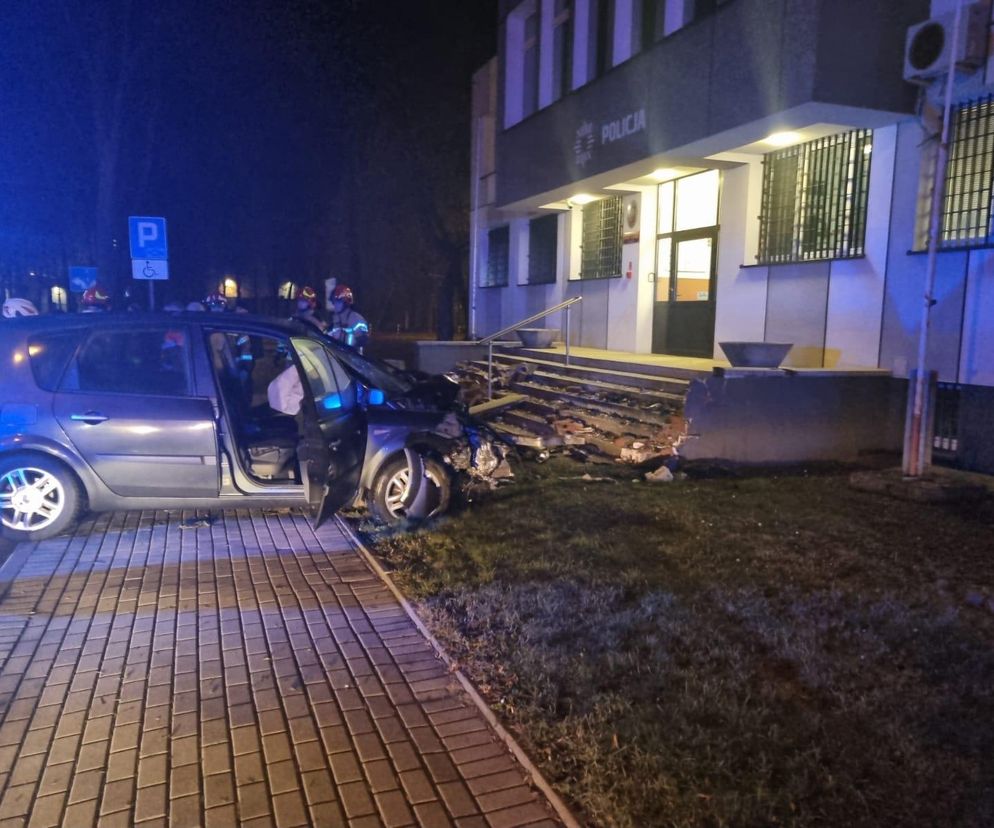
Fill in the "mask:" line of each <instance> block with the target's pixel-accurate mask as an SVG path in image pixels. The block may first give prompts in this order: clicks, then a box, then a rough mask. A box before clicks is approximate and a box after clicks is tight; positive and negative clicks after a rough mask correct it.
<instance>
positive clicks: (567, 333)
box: [566, 305, 573, 368]
mask: <svg viewBox="0 0 994 828" xmlns="http://www.w3.org/2000/svg"><path fill="white" fill-rule="evenodd" d="M572 307H573V306H572V305H567V306H566V367H567V368H568V367H569V312H570V308H572Z"/></svg>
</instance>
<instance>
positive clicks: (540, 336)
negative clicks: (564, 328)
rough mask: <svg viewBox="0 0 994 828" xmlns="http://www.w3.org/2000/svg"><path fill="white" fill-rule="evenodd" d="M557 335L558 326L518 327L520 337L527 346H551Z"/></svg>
mask: <svg viewBox="0 0 994 828" xmlns="http://www.w3.org/2000/svg"><path fill="white" fill-rule="evenodd" d="M557 336H559V331H558V330H557V329H556V328H518V339H520V340H521V344H522V345H524V346H525V347H526V348H551V347H552V342H553V340H554V339H555V338H556V337H557Z"/></svg>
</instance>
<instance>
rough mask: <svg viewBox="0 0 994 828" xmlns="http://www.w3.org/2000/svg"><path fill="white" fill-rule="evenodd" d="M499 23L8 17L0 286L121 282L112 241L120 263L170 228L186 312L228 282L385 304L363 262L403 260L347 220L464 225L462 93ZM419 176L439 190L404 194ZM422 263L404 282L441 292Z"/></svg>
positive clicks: (178, 13) (0, 146) (437, 15)
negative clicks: (130, 235) (136, 231)
mask: <svg viewBox="0 0 994 828" xmlns="http://www.w3.org/2000/svg"><path fill="white" fill-rule="evenodd" d="M495 18H496V12H495V2H493V0H431V1H430V2H429V1H428V0H424V1H423V2H416V1H415V0H408V1H407V2H400V0H394V1H393V2H377V3H373V2H362V1H361V0H351V2H350V1H349V0H340V2H330V0H329V2H290V3H285V2H260V1H259V0H254V1H253V0H248V2H242V3H238V4H231V3H225V4H221V3H203V2H192V1H191V0H163V2H158V3H152V2H126V0H107V1H106V2H100V3H96V2H84V1H83V0H40V1H38V2H22V1H21V0H13V2H7V3H4V4H3V8H2V9H0V70H2V82H0V193H2V198H0V269H2V268H5V269H6V271H8V276H7V278H8V279H9V278H11V276H10V271H11V270H12V269H16V268H18V267H23V266H24V264H25V263H26V262H28V261H32V262H33V261H34V259H32V258H31V257H32V256H33V255H34V256H35V257H36V258H37V260H38V262H37V264H32V267H35V266H39V267H43V268H48V269H58V268H60V267H62V265H63V264H65V263H69V264H98V263H99V264H102V265H104V267H105V269H111V270H113V269H114V268H117V269H118V273H119V274H120V273H121V272H123V270H124V269H125V268H126V267H127V254H126V252H125V253H121V252H118V253H114V252H113V249H112V247H111V245H110V239H109V238H107V237H108V236H116V237H118V238H119V240H120V242H121V244H122V245H123V247H124V248H125V249H126V219H127V216H128V215H129V214H143V215H163V216H166V218H167V220H168V222H169V236H170V267H171V270H172V273H173V274H174V278H173V282H172V284H171V285H170V288H171V292H173V293H175V294H184V293H185V294H188V295H189V296H190V297H192V295H193V294H194V293H197V292H199V291H200V290H201V285H203V284H205V283H207V282H209V279H210V278H212V277H213V275H214V274H219V273H227V272H232V273H235V274H237V275H239V276H241V277H243V278H245V277H249V276H254V277H255V278H259V279H264V280H269V281H272V282H274V283H278V282H280V281H283V280H284V279H286V278H289V279H294V280H297V281H302V280H303V281H316V280H317V279H319V278H323V277H324V276H332V275H335V276H338V277H339V278H340V279H343V280H345V281H349V280H350V277H351V280H352V281H358V282H359V283H360V285H362V284H363V283H365V285H366V287H367V290H366V293H367V296H368V297H370V298H372V297H373V296H374V295H377V293H378V292H383V291H386V290H387V286H386V284H385V283H386V282H389V281H390V280H391V279H396V278H399V275H398V273H394V272H384V270H387V268H385V267H384V266H383V264H382V262H380V261H373V259H371V258H370V256H369V255H367V254H366V253H365V252H364V251H366V250H368V249H369V247H370V246H371V245H372V246H386V247H387V248H389V247H390V244H391V242H390V240H388V239H382V238H380V237H381V236H382V235H383V232H384V231H383V227H382V223H380V225H378V226H377V227H376V228H375V229H374V227H373V223H374V222H365V224H364V223H362V222H360V223H359V226H357V225H356V222H355V221H354V220H353V221H350V220H349V218H350V211H356V210H358V211H359V212H356V213H355V215H362V214H364V213H365V214H369V213H370V209H369V205H371V204H377V203H382V204H386V203H389V204H390V208H391V212H392V213H394V218H393V219H392V221H393V222H394V223H397V222H398V218H397V216H398V215H399V216H400V218H399V222H400V223H403V222H404V221H405V220H406V219H405V216H407V217H409V218H410V221H411V222H414V223H417V221H418V220H419V219H418V216H419V214H421V213H424V212H425V210H424V209H423V208H424V206H425V205H424V204H423V203H420V202H421V201H422V200H424V199H434V200H435V202H436V206H437V207H438V208H439V209H441V210H443V211H444V210H449V211H454V210H459V211H465V210H466V209H467V207H468V203H467V202H468V191H469V181H468V175H469V166H468V165H469V159H468V156H469V88H470V78H471V75H472V72H473V71H474V70H475V69H476V68H478V67H479V66H480V65H481V64H482V63H483V62H484V61H486V60H487V59H488V58H489V57H490V56H492V55H493V54H494V53H495V51H496V42H495V28H496V20H495ZM115 112H117V113H119V115H115ZM414 141H420V142H422V146H420V147H419V148H418V150H417V152H413V151H412V150H411V149H410V147H411V144H412V142H414ZM412 164H413V165H414V166H415V167H420V169H417V168H412ZM412 175H414V176H421V177H422V179H425V178H430V179H431V180H430V186H427V187H424V188H418V189H414V188H411V187H402V186H398V178H399V177H400V178H403V177H407V178H409V177H410V176H412ZM101 180H103V182H104V186H103V192H101V186H100V182H101ZM108 181H110V183H108ZM101 205H104V206H103V207H101ZM357 205H358V207H357ZM102 216H105V217H106V218H104V219H102V218H101V217H102ZM400 230H401V231H403V230H404V228H400ZM393 235H394V234H392V233H391V234H390V236H391V238H392V237H393ZM421 235H424V234H423V233H420V234H419V233H417V232H415V229H414V228H412V229H411V237H412V238H416V237H419V236H421ZM403 236H404V233H403V232H400V233H399V234H398V236H397V238H398V241H397V244H398V245H400V244H403V242H402V241H400V239H402V238H403ZM412 246H413V244H412V245H407V246H406V247H404V249H403V250H395V251H393V252H394V254H395V255H397V256H398V257H400V256H403V257H404V259H405V264H404V267H403V268H402V270H403V272H404V274H405V275H404V277H403V278H404V279H405V280H410V279H412V278H415V279H416V278H424V279H430V278H431V276H430V274H431V273H432V272H434V271H437V270H438V269H439V265H438V263H437V262H432V261H427V260H426V261H421V260H420V259H419V258H418V257H421V258H424V257H425V256H427V257H428V258H429V259H430V258H431V256H432V255H433V254H432V253H431V251H427V252H426V251H424V250H422V251H418V250H412V249H410V247H412ZM411 257H414V259H413V260H412V258H411ZM355 270H358V271H359V272H358V273H354V272H353V271H355ZM418 274H420V276H419V275H418ZM118 281H119V282H121V281H123V277H120V276H119V278H118ZM184 298H185V297H184Z"/></svg>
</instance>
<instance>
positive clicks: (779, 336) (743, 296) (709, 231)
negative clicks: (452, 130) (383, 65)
mask: <svg viewBox="0 0 994 828" xmlns="http://www.w3.org/2000/svg"><path fill="white" fill-rule="evenodd" d="M955 3H956V0H933V2H931V3H930V2H928V0H902V2H896V0H506V1H505V2H502V3H500V8H499V15H500V20H499V24H500V26H499V32H500V34H499V53H498V55H497V56H496V57H495V58H494V59H493V60H492V61H490V62H489V63H488V64H487V65H485V66H484V67H483V68H482V69H480V70H479V72H478V73H477V74H476V76H475V77H474V96H473V98H474V111H473V116H474V117H473V127H474V129H473V147H472V151H473V178H472V193H471V196H472V204H473V213H472V228H473V237H472V250H471V259H472V268H471V269H472V273H473V277H472V278H473V284H472V290H471V310H470V320H469V324H470V329H471V331H473V332H474V333H475V334H476V335H477V336H484V335H486V334H488V333H491V332H493V331H495V330H498V329H499V328H501V327H503V326H505V325H508V324H512V323H514V322H517V321H519V320H520V319H522V318H524V317H526V316H529V315H531V314H533V313H536V312H538V311H540V310H542V309H544V308H547V307H550V306H552V305H555V304H556V303H558V302H560V301H562V300H564V299H566V298H569V297H572V296H578V295H582V296H583V302H582V303H580V305H579V306H577V310H576V311H575V312H574V314H575V315H574V317H573V324H572V328H571V337H570V338H571V341H572V343H573V344H578V345H584V346H589V347H594V348H604V349H609V350H614V351H626V352H636V353H659V354H674V355H682V356H704V357H714V358H716V359H721V358H722V352H721V350H720V348H719V346H718V343H719V342H722V341H741V340H747V341H767V342H790V343H793V346H794V347H793V349H792V351H791V352H790V355H789V357H788V360H787V363H786V364H787V365H790V366H795V367H808V368H824V369H858V368H882V369H886V370H889V371H892V372H893V373H894V374H895V375H897V376H902V377H903V376H907V374H908V371H909V369H911V368H913V367H914V365H915V360H916V353H917V343H918V336H919V325H920V318H921V308H922V297H923V295H924V290H925V272H926V262H927V258H928V257H927V255H926V254H925V250H926V247H927V229H928V205H929V200H930V194H931V187H932V182H933V179H934V175H933V170H934V168H935V160H934V159H935V152H936V147H937V145H938V141H937V138H936V136H937V133H938V131H939V128H940V127H941V118H942V99H943V91H944V89H943V83H944V81H943V80H942V79H941V72H940V71H938V70H939V69H941V68H943V67H944V66H945V65H948V63H947V62H946V58H945V57H944V56H938V52H937V53H936V54H930V53H928V50H929V49H930V48H932V47H934V48H937V49H939V50H941V49H942V48H952V47H949V46H948V45H947V46H946V47H944V46H943V44H942V43H941V38H940V42H939V43H938V44H936V43H934V42H933V41H934V40H935V38H934V37H933V38H932V39H931V40H930V39H929V36H930V35H931V34H934V32H933V31H932V30H929V32H926V33H925V36H924V37H923V38H922V42H921V43H919V44H917V46H916V48H917V49H919V50H921V49H924V50H925V52H926V54H918V53H916V54H914V55H909V54H907V53H906V52H907V43H906V39H907V33H908V30H909V28H910V27H913V26H916V25H917V24H920V23H922V22H923V21H926V20H934V21H935V23H936V25H938V26H939V31H940V33H942V34H944V35H945V37H946V39H947V41H950V42H951V41H952V39H953V36H954V34H955V33H954V32H953V30H952V22H953V13H954V11H955ZM961 21H962V24H961V29H960V31H959V34H960V40H961V43H958V44H955V48H958V49H960V50H961V54H960V53H957V59H958V60H959V61H960V62H959V64H958V66H959V68H958V71H957V73H956V75H955V85H954V100H955V106H954V110H953V116H952V123H953V141H952V146H951V151H950V160H949V163H948V165H947V167H946V170H945V188H946V196H945V199H944V203H943V209H942V212H943V225H942V234H941V244H940V253H939V255H938V266H937V277H936V289H935V292H934V294H933V296H934V299H935V303H934V306H933V308H932V312H931V325H930V331H931V333H930V340H929V355H928V363H929V367H930V368H931V369H934V370H936V371H937V372H938V374H939V379H940V381H941V382H944V383H947V384H949V385H950V386H955V387H956V388H957V391H958V392H963V393H966V394H967V396H969V395H970V394H974V393H978V394H980V395H981V396H980V398H979V399H982V400H984V401H986V402H985V403H984V405H987V406H988V407H989V403H990V402H992V401H994V400H992V398H991V397H989V396H986V397H985V396H984V394H985V393H986V392H988V391H990V390H991V389H992V387H994V251H992V249H991V248H992V239H994V227H992V224H991V202H992V198H994V103H992V102H991V100H990V98H989V96H990V95H991V93H992V92H994V60H992V59H991V50H990V49H989V48H988V45H987V40H988V32H989V30H990V21H991V11H990V4H989V2H986V3H974V4H968V3H964V8H963V12H962V16H961ZM943 27H944V28H943ZM944 54H945V53H943V55H944ZM909 60H911V61H912V64H913V65H912V66H911V68H909V64H908V61H909ZM916 60H917V64H915V61H916ZM936 60H941V62H942V64H943V66H940V67H937V66H935V65H930V61H931V62H932V63H933V64H934V63H935V61H936ZM916 66H918V67H919V69H920V70H921V71H919V69H916V68H915V67H916ZM916 72H917V74H916ZM906 76H908V77H911V78H912V80H913V81H914V82H909V80H906ZM551 320H552V321H551V322H550V325H555V324H557V322H556V320H555V318H554V317H552V318H551ZM968 407H969V406H968ZM974 407H975V408H976V405H974ZM978 416H981V418H982V417H983V414H982V413H981V414H980V415H978ZM988 416H989V415H988ZM988 425H989V423H988Z"/></svg>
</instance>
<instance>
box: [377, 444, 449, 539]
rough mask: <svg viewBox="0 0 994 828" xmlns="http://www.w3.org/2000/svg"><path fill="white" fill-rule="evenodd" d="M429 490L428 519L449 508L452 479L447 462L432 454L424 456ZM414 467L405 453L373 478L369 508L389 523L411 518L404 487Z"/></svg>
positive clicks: (378, 519)
mask: <svg viewBox="0 0 994 828" xmlns="http://www.w3.org/2000/svg"><path fill="white" fill-rule="evenodd" d="M422 460H423V461H424V465H425V475H426V476H427V477H428V480H427V481H426V482H427V484H429V485H430V486H431V490H430V491H429V492H428V510H427V514H426V515H425V516H424V519H427V518H433V517H436V516H438V515H441V514H444V513H445V512H446V510H448V508H449V498H450V497H451V494H452V482H451V480H450V478H449V473H448V472H447V471H446V470H445V466H443V465H442V464H441V463H439V462H438V461H437V460H435V459H434V458H431V457H423V458H422ZM410 473H411V470H410V468H409V467H408V465H407V459H406V458H405V457H398V458H395V459H394V460H391V461H389V462H388V463H386V464H385V465H384V466H383V468H382V469H380V471H379V473H378V474H377V475H376V479H375V480H374V481H373V489H372V492H371V495H372V496H371V497H370V502H369V508H370V511H371V512H372V513H373V517H374V518H375V519H376V520H377V521H379V522H380V523H385V524H386V525H388V526H401V525H403V524H404V523H406V522H407V520H408V515H407V511H406V509H405V508H404V491H405V490H406V489H407V480H408V477H409V476H410Z"/></svg>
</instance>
